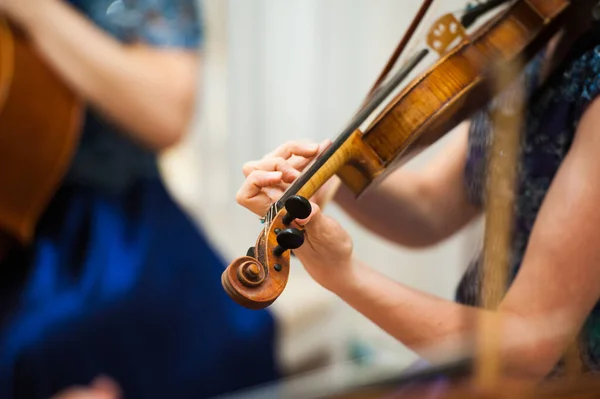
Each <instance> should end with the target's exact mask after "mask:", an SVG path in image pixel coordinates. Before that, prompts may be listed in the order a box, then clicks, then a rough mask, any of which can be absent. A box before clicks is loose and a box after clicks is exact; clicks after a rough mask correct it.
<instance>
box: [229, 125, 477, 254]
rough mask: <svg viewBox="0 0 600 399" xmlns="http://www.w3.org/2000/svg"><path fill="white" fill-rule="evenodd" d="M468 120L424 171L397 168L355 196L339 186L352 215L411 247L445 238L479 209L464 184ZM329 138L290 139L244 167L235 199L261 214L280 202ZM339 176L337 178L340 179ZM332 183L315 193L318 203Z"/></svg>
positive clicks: (338, 197) (340, 201) (340, 197)
mask: <svg viewBox="0 0 600 399" xmlns="http://www.w3.org/2000/svg"><path fill="white" fill-rule="evenodd" d="M467 130H468V125H467V124H465V125H463V127H462V128H461V130H460V132H458V135H457V137H456V138H455V140H454V141H453V142H452V143H451V144H450V145H449V146H448V147H447V148H445V149H444V151H443V152H442V154H441V155H439V156H438V158H437V159H436V160H435V161H434V162H433V163H432V164H431V165H429V167H428V168H426V169H425V170H423V171H419V172H412V171H407V170H404V169H398V170H397V171H395V172H394V173H393V174H391V175H390V176H388V177H387V178H386V179H385V180H384V181H383V182H382V183H381V184H380V185H378V186H377V187H373V188H369V189H367V191H366V192H365V193H364V194H363V195H362V196H361V198H360V199H358V200H357V199H356V198H355V196H354V194H353V193H352V192H350V190H348V189H347V188H345V187H341V188H340V190H339V191H338V193H337V195H336V197H335V200H336V202H337V203H338V204H339V205H340V206H341V207H342V208H343V209H344V211H346V212H347V213H348V214H349V215H350V216H351V217H353V218H354V219H355V220H357V221H358V222H359V223H361V224H362V225H363V226H365V227H366V228H368V229H370V230H371V231H373V232H375V233H377V234H379V235H380V236H382V237H384V238H386V239H388V240H390V241H392V242H395V243H397V244H400V245H404V246H407V247H426V246H430V245H433V244H436V243H438V242H439V241H441V240H443V239H444V238H447V237H448V236H450V235H451V234H453V233H454V232H456V231H457V230H458V229H459V228H461V227H462V226H464V225H465V224H467V223H468V222H469V221H470V220H472V219H473V218H474V217H475V216H476V215H477V214H478V213H479V212H480V211H479V209H477V208H476V207H474V206H473V205H471V203H470V201H469V199H468V198H467V191H466V187H465V182H464V177H463V175H464V168H465V159H466V157H467V154H466V151H467ZM328 145H329V142H324V143H322V144H321V145H320V146H319V145H317V144H315V143H301V142H288V143H286V144H284V145H282V146H281V147H279V148H277V149H276V150H275V151H273V152H272V153H270V154H268V155H266V156H265V157H264V158H263V159H261V160H258V161H252V162H248V163H246V164H245V165H244V167H243V173H244V175H245V176H246V181H245V183H244V185H243V186H242V187H241V188H240V190H239V192H238V194H237V201H238V203H239V204H240V205H243V206H245V207H246V208H248V209H250V210H251V211H253V212H254V213H256V214H257V215H259V216H264V215H265V213H266V212H267V210H268V208H269V206H271V204H272V203H274V202H275V201H277V200H278V199H279V198H280V197H281V195H282V194H283V192H284V191H285V189H286V188H287V187H288V185H289V184H290V183H291V182H293V181H294V180H295V179H296V178H297V177H298V176H299V175H300V172H301V171H302V170H303V169H304V168H305V167H306V166H307V164H308V163H309V162H310V161H311V160H312V159H313V158H314V157H315V156H317V154H319V153H321V152H322V151H323V150H324V149H325V148H326V147H327V146H328ZM336 179H337V178H336ZM331 183H333V181H331ZM330 186H331V185H330V184H327V185H326V186H324V187H323V189H322V190H320V191H319V193H317V195H315V198H314V201H315V202H316V203H320V200H319V199H320V198H322V197H323V196H324V194H326V193H327V191H328V190H329V187H330Z"/></svg>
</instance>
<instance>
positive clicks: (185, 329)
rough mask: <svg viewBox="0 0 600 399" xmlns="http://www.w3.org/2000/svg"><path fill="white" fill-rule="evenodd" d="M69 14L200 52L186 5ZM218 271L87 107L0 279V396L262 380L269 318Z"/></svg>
mask: <svg viewBox="0 0 600 399" xmlns="http://www.w3.org/2000/svg"><path fill="white" fill-rule="evenodd" d="M73 5H74V6H75V7H77V8H78V9H79V10H80V11H81V12H82V13H84V14H86V15H87V16H88V17H89V18H91V19H92V20H93V21H94V22H95V23H96V24H98V25H99V26H101V27H102V28H103V29H105V30H107V31H108V32H110V33H111V34H113V35H115V36H116V37H118V38H119V39H121V40H124V41H134V40H137V41H139V40H142V41H144V42H147V43H151V44H153V45H157V46H180V47H188V48H192V47H196V46H198V45H199V44H200V39H201V29H200V25H199V23H198V16H197V14H196V9H195V6H194V1H193V0H137V1H135V0H134V1H125V0H123V2H121V1H118V2H114V3H111V1H104V0H79V1H73ZM165 106H168V104H165ZM224 266H225V265H224V262H223V260H222V259H221V258H220V257H219V255H218V254H217V253H215V251H214V250H213V249H212V248H211V246H210V245H209V243H208V242H207V240H206V239H205V237H204V236H203V234H202V232H201V231H200V230H199V229H198V227H197V226H196V225H195V223H194V222H193V221H192V220H190V219H189V218H188V217H187V216H186V215H185V214H184V213H183V212H182V211H181V210H180V209H179V208H178V207H177V206H176V205H175V203H174V201H173V199H172V198H171V197H170V196H169V194H168V193H167V191H166V190H165V187H164V186H163V183H162V182H161V180H160V177H159V174H158V169H157V165H156V161H155V157H154V155H153V154H151V153H149V152H146V151H144V150H142V149H141V148H139V147H137V146H135V145H134V144H133V143H132V142H130V141H129V140H127V139H126V136H125V135H123V134H121V133H120V132H118V131H117V130H116V129H115V128H114V127H113V126H111V125H110V124H108V123H107V122H106V121H104V120H103V119H102V118H101V117H100V116H98V115H96V114H95V113H94V111H93V110H90V111H89V113H88V116H87V118H86V122H85V127H84V131H83V138H82V140H81V143H80V148H79V149H78V151H77V155H76V156H75V159H74V161H73V165H72V167H71V170H70V172H69V174H68V176H67V177H66V178H65V181H64V184H63V185H62V187H61V188H60V189H59V191H58V192H57V194H56V196H55V197H54V199H53V200H52V202H51V204H50V205H49V207H48V209H47V211H46V212H45V214H44V215H43V217H42V219H41V221H40V223H39V226H38V229H37V233H36V238H35V243H34V245H33V246H32V247H31V248H29V249H27V250H20V251H14V252H13V253H11V254H10V257H9V259H8V260H7V261H6V263H5V264H3V265H2V267H1V268H0V328H1V329H2V330H1V331H2V333H1V335H0V398H48V397H50V396H51V395H53V394H55V393H56V392H58V391H60V390H62V389H64V388H66V387H70V386H72V385H76V384H87V383H89V382H90V381H91V380H92V379H94V378H95V377H96V376H98V375H100V374H103V375H107V376H110V377H112V378H113V379H115V380H116V381H117V382H118V383H119V385H120V386H121V387H122V389H123V392H124V394H125V397H126V398H143V399H152V398H157V399H159V398H160V399H165V398H194V399H198V398H205V397H211V396H214V395H218V394H221V393H224V392H229V391H233V390H238V389H242V388H246V387H249V386H253V385H257V384H261V383H264V382H267V381H270V380H273V379H274V378H276V377H277V372H276V367H275V360H274V342H275V326H274V321H273V319H272V317H271V315H270V314H269V313H268V312H266V311H259V312H257V311H249V310H246V309H243V308H241V307H240V306H238V305H236V304H235V303H234V302H233V301H232V300H231V299H230V298H229V297H227V296H226V294H225V293H224V291H223V289H222V288H221V283H220V275H221V272H222V271H223V269H224Z"/></svg>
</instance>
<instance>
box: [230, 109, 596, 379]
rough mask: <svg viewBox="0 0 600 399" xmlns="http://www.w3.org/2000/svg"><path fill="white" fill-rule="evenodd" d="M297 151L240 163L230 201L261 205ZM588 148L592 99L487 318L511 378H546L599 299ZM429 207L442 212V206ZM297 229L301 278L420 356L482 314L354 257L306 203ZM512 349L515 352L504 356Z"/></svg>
mask: <svg viewBox="0 0 600 399" xmlns="http://www.w3.org/2000/svg"><path fill="white" fill-rule="evenodd" d="M300 149H302V154H301V155H302V156H304V157H307V156H310V157H312V156H314V153H316V152H317V148H308V147H303V146H301V145H299V144H296V147H295V149H292V150H290V148H287V149H286V148H283V149H281V148H280V149H279V150H278V151H275V152H274V153H273V154H270V155H269V156H267V157H266V158H265V159H263V160H262V161H259V162H257V163H251V164H250V165H247V167H246V169H245V172H246V173H247V176H248V178H247V179H246V182H245V183H244V185H243V186H242V188H241V190H240V192H239V194H238V201H239V202H240V203H241V204H243V205H245V206H246V207H248V208H249V209H259V208H260V206H263V205H264V204H263V203H270V202H269V200H270V196H277V195H279V194H280V193H279V190H281V189H282V188H284V187H282V186H281V185H282V181H283V182H285V181H288V182H289V181H293V179H294V175H297V173H295V172H293V169H294V168H293V167H292V166H293V165H295V166H296V168H302V167H303V165H304V164H305V163H306V162H305V161H302V162H300V159H301V158H293V157H292V158H290V153H300V152H301V151H300ZM598 151H600V100H598V101H596V102H594V103H593V104H592V105H591V107H590V108H589V110H588V111H587V112H586V114H585V115H584V118H583V119H582V121H581V123H580V126H579V129H578V132H577V135H576V138H575V140H574V143H573V145H572V147H571V150H570V152H569V154H568V156H567V157H566V159H565V161H564V162H563V164H562V165H561V168H560V170H559V172H558V174H557V176H556V177H555V179H554V181H553V183H552V186H551V189H550V190H549V192H548V194H547V197H546V199H545V201H544V204H543V206H542V209H541V211H540V213H539V215H538V218H537V220H536V223H535V226H534V230H533V232H532V235H531V238H530V242H529V247H528V249H527V251H526V254H525V258H524V260H523V264H522V265H521V269H520V272H519V274H518V276H517V278H516V280H515V281H514V283H513V285H512V286H511V288H510V290H509V291H508V293H507V295H506V296H505V298H504V299H503V301H502V303H501V305H500V307H499V309H498V312H496V313H493V314H496V315H501V316H502V320H503V321H504V322H503V325H502V327H501V335H502V338H503V341H502V343H503V344H504V345H505V346H504V348H505V349H506V350H505V351H504V352H503V360H504V364H505V365H506V366H508V368H509V370H510V371H511V372H513V373H515V374H517V375H518V376H519V377H529V378H531V379H540V378H542V377H543V376H544V375H546V374H547V373H548V372H549V371H550V370H551V369H552V367H553V366H554V365H555V364H556V362H557V361H558V360H559V358H560V356H561V355H562V353H563V351H564V349H565V348H566V346H567V345H568V344H569V342H570V340H571V339H572V337H573V335H574V334H576V333H577V332H578V331H579V330H580V329H581V327H582V325H583V323H584V320H585V319H586V317H587V315H588V314H589V312H590V311H591V309H592V308H593V307H594V305H595V304H596V302H597V301H598V298H599V297H600V267H598V265H600V245H598V243H599V242H600V205H599V204H600V179H598V178H597V172H598V170H600V157H598ZM286 159H288V161H285V160H286ZM289 159H291V160H289ZM454 195H456V191H455V192H454ZM424 201H429V200H426V199H425V200H424ZM446 201H447V203H450V204H451V203H454V202H456V201H459V200H457V199H456V198H446ZM459 202H460V201H459ZM438 204H439V206H440V207H441V208H443V207H444V203H443V202H440V203H438ZM373 205H374V206H375V205H377V203H374V204H373ZM432 212H435V214H436V215H438V216H439V215H440V214H443V213H444V211H437V212H436V210H432ZM297 223H298V224H299V225H303V226H305V228H306V233H305V243H304V245H303V246H302V247H300V248H298V249H296V250H295V251H294V253H295V254H296V256H297V257H298V259H299V260H300V261H301V262H302V264H303V265H304V267H305V268H306V270H307V271H308V272H309V273H310V274H311V276H312V277H313V278H314V279H315V280H316V281H317V282H319V283H320V284H321V285H322V286H324V287H325V288H327V289H329V290H331V291H332V292H334V293H336V294H337V295H338V296H340V297H341V298H342V299H343V300H345V301H346V302H347V303H348V304H350V305H351V306H352V307H354V308H355V309H357V310H358V311H359V312H361V313H363V314H364V315H365V316H367V317H368V318H369V319H371V320H372V321H373V322H375V323H376V324H377V325H379V326H380V327H381V328H383V329H384V330H385V331H387V332H388V333H389V334H391V335H393V336H394V337H396V338H397V339H398V340H400V341H402V342H403V343H404V344H406V345H407V346H408V347H410V348H412V349H413V350H415V351H417V352H420V353H421V354H422V355H423V356H427V354H428V353H427V351H426V350H427V349H428V348H431V347H434V346H437V345H440V344H443V343H447V342H452V343H455V342H456V341H455V340H456V339H466V338H469V337H470V336H471V335H472V333H473V332H474V327H475V326H476V323H475V321H476V320H477V319H478V318H479V317H481V316H482V315H484V314H485V313H486V312H487V311H484V310H480V309H476V308H473V307H467V306H463V305H460V304H456V303H454V302H451V301H447V300H444V299H440V298H437V297H434V296H431V295H428V294H425V293H422V292H420V291H417V290H414V289H411V288H408V287H406V286H404V285H403V284H400V283H397V282H394V281H392V280H390V279H388V278H387V277H384V276H383V275H381V274H379V273H377V272H376V271H374V270H372V269H370V268H369V267H367V266H365V265H364V264H362V263H360V262H358V261H356V260H355V259H354V258H353V255H352V253H353V248H352V246H353V244H352V240H351V238H350V236H349V235H348V233H347V232H346V231H345V230H344V229H343V228H342V227H341V226H340V225H339V223H337V222H336V221H335V220H333V219H331V218H330V217H327V216H325V215H323V214H322V213H321V212H320V209H319V207H318V205H316V204H313V213H312V214H311V216H310V217H309V218H308V219H307V220H304V221H297ZM490 314H492V313H490ZM553 330H554V331H553ZM540 337H542V338H544V339H541V338H540ZM523 341H524V342H523ZM515 345H516V346H517V348H518V350H516V351H515V350H508V348H511V347H514V346H515Z"/></svg>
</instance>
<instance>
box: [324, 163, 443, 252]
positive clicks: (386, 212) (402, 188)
mask: <svg viewBox="0 0 600 399" xmlns="http://www.w3.org/2000/svg"><path fill="white" fill-rule="evenodd" d="M396 182H398V184H395V183H396ZM429 199H430V198H429V197H428V196H427V193H425V192H424V190H422V189H421V182H420V180H419V176H418V175H417V174H415V173H412V172H408V171H404V170H398V171H396V172H394V176H393V181H391V180H388V181H385V182H383V183H382V184H380V185H378V186H377V187H373V188H372V189H368V190H367V191H366V192H365V193H364V194H363V195H362V196H361V197H360V198H359V199H356V197H355V195H354V194H353V193H352V192H351V191H350V190H349V189H348V188H346V187H345V186H342V187H340V189H339V190H338V192H337V193H336V196H335V202H336V203H337V204H338V205H339V206H340V207H341V208H342V209H343V210H344V212H346V213H347V214H348V215H349V216H350V217H352V219H354V220H355V221H356V222H358V223H359V224H361V225H362V226H364V227H365V228H367V229H369V230H370V231H372V232H374V233H376V234H378V235H379V236H381V237H383V238H385V239H387V240H390V241H392V242H395V243H397V244H399V245H402V246H405V247H417V248H418V247H426V246H430V245H433V244H435V243H436V242H438V241H439V240H440V237H439V235H440V234H439V232H437V231H435V226H436V225H435V223H434V221H433V218H434V217H435V215H432V214H431V212H428V211H427V205H426V202H427V201H428V200H429Z"/></svg>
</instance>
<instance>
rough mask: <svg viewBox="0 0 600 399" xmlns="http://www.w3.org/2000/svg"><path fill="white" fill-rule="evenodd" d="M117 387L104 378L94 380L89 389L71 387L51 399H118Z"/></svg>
mask: <svg viewBox="0 0 600 399" xmlns="http://www.w3.org/2000/svg"><path fill="white" fill-rule="evenodd" d="M120 397H121V393H120V390H119V387H118V386H117V385H116V383H114V382H113V381H112V380H110V379H108V378H106V377H98V378H96V379H95V380H94V381H93V382H92V384H91V385H90V386H89V387H72V388H69V389H67V390H65V391H63V392H61V393H59V394H57V395H56V396H53V397H52V399H119V398H120Z"/></svg>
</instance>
